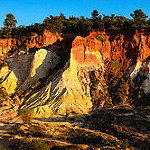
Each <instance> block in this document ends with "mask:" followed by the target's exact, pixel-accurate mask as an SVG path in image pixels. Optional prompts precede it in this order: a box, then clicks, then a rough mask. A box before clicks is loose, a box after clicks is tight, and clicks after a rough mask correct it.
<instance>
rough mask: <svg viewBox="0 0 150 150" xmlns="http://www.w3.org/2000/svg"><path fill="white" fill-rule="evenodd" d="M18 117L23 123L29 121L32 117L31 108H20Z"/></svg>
mask: <svg viewBox="0 0 150 150" xmlns="http://www.w3.org/2000/svg"><path fill="white" fill-rule="evenodd" d="M20 117H21V120H22V122H23V123H31V122H32V119H33V109H22V110H21V112H20Z"/></svg>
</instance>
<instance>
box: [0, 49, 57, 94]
mask: <svg viewBox="0 0 150 150" xmlns="http://www.w3.org/2000/svg"><path fill="white" fill-rule="evenodd" d="M5 61H6V62H7V64H8V65H7V66H5V67H4V68H3V69H2V70H1V75H2V76H1V77H2V78H3V82H2V84H1V85H2V86H3V87H5V88H6V90H7V92H8V94H13V93H15V92H16V91H17V90H26V89H28V88H29V87H30V86H31V85H33V84H35V83H36V82H37V81H38V80H39V79H40V78H43V77H45V76H47V75H48V73H49V69H51V68H54V67H55V66H56V64H57V63H58V62H59V57H58V56H56V55H55V54H53V53H52V52H50V51H47V50H45V49H40V50H38V51H37V52H35V53H32V54H21V55H17V54H16V56H13V57H10V58H8V59H6V60H5ZM5 73H6V74H5ZM4 74H5V76H4Z"/></svg>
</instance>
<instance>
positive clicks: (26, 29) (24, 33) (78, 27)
mask: <svg viewBox="0 0 150 150" xmlns="http://www.w3.org/2000/svg"><path fill="white" fill-rule="evenodd" d="M91 14H92V17H91V18H85V17H84V16H81V17H75V16H70V17H69V18H66V17H65V15H64V14H63V13H60V15H59V16H52V15H50V16H49V17H46V18H45V19H44V21H43V23H41V24H40V23H35V24H32V25H29V26H24V25H21V26H19V27H17V28H16V23H17V20H16V19H15V17H14V15H13V14H10V13H9V14H7V15H6V19H5V21H4V28H2V29H1V30H0V38H10V37H12V38H25V37H29V36H30V35H31V34H30V33H31V32H34V33H36V34H37V35H39V34H42V33H43V31H44V30H48V31H50V32H54V33H56V32H58V33H62V32H63V33H64V32H65V33H66V32H67V33H86V32H88V31H90V30H92V29H94V30H95V29H104V28H105V29H128V28H147V27H150V19H148V20H147V18H148V16H147V15H146V14H144V12H143V11H142V10H141V9H137V10H135V11H134V12H133V13H131V14H130V16H131V17H132V18H133V19H128V18H126V17H124V16H123V15H119V16H115V14H111V15H110V16H109V15H105V14H102V15H99V12H98V11H97V10H96V9H95V10H93V12H92V13H91Z"/></svg>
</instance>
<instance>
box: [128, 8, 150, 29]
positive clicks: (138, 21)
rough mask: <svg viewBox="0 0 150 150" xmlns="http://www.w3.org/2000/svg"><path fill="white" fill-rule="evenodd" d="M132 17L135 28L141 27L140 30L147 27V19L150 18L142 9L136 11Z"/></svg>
mask: <svg viewBox="0 0 150 150" xmlns="http://www.w3.org/2000/svg"><path fill="white" fill-rule="evenodd" d="M130 16H131V17H132V18H133V20H134V25H133V27H139V28H145V27H147V21H146V19H147V18H148V16H147V15H146V14H144V12H143V11H142V10H141V9H137V10H135V11H134V13H133V14H132V13H131V14H130Z"/></svg>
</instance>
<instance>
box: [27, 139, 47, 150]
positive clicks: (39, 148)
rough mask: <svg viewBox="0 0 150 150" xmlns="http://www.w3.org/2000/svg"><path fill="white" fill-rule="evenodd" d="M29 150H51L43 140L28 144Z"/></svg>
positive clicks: (35, 140)
mask: <svg viewBox="0 0 150 150" xmlns="http://www.w3.org/2000/svg"><path fill="white" fill-rule="evenodd" d="M27 146H28V148H29V150H49V149H50V147H49V145H48V144H47V143H46V142H45V141H42V140H37V139H33V140H32V141H30V142H28V143H27Z"/></svg>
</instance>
